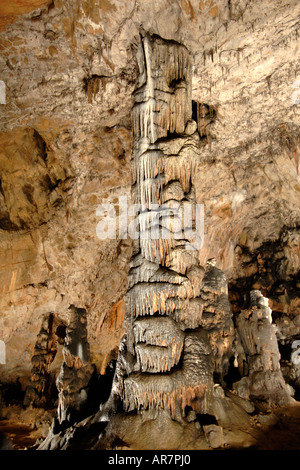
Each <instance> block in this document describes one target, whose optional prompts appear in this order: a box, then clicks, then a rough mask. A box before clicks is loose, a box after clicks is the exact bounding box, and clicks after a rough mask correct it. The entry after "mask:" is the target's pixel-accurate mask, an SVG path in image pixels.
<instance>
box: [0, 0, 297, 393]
mask: <svg viewBox="0 0 300 470" xmlns="http://www.w3.org/2000/svg"><path fill="white" fill-rule="evenodd" d="M299 12H300V6H299V4H298V2H297V1H291V0H285V1H283V2H282V1H276V0H274V1H272V8H270V2H269V1H262V2H254V1H238V0H234V1H230V2H227V1H224V0H219V1H213V0H207V1H200V2H198V1H195V0H189V1H186V0H177V1H172V2H170V1H167V0H161V1H158V2H152V1H151V2H150V1H148V0H147V1H144V2H142V4H139V3H138V2H136V1H135V0H132V1H130V2H126V4H125V3H124V2H119V1H117V0H110V1H107V0H105V1H103V0H98V1H96V0H95V1H93V2H90V1H85V0H83V1H78V0H77V1H75V2H74V1H73V2H71V1H64V2H63V1H60V0H54V1H47V2H45V1H44V2H42V1H40V2H34V1H32V2H22V1H15V2H12V3H11V4H10V6H8V5H7V6H1V10H0V17H1V21H0V26H1V31H0V48H1V58H0V64H1V77H0V78H1V80H2V81H3V82H4V83H5V92H6V93H5V104H1V105H0V123H1V133H0V142H1V145H0V202H1V206H0V244H1V250H0V259H1V263H0V266H1V268H0V279H1V282H0V289H1V300H0V303H1V316H0V335H1V337H0V339H1V340H3V341H4V342H5V345H6V364H3V365H0V368H1V369H0V380H1V381H3V382H7V381H15V380H16V378H17V377H19V378H20V380H21V382H22V387H23V389H24V390H25V388H26V386H27V385H28V384H29V383H30V376H31V373H32V369H33V367H34V362H32V358H33V357H35V356H36V348H37V346H38V342H39V338H40V336H39V335H40V333H41V330H42V328H43V325H44V323H45V322H47V319H49V318H50V317H49V315H50V314H51V315H53V318H55V319H56V320H55V321H56V325H66V324H67V323H68V313H67V312H68V309H69V307H70V305H75V306H76V308H82V309H85V311H86V315H87V338H88V342H89V346H90V361H91V363H93V364H95V366H96V368H97V371H98V372H99V373H104V372H105V369H106V366H107V364H108V363H109V362H110V361H111V359H115V358H116V354H117V349H118V345H119V342H120V339H121V337H122V335H123V333H124V325H123V319H124V312H125V307H124V300H123V298H124V295H125V293H126V289H127V286H126V279H127V274H128V269H129V260H130V258H131V255H132V250H133V246H132V242H131V240H130V239H118V238H117V239H115V240H104V241H103V240H99V238H98V237H97V234H96V226H97V223H98V221H99V218H98V217H97V214H96V209H97V206H98V204H100V203H103V202H106V203H112V204H115V205H116V207H117V206H118V198H119V196H123V195H127V196H128V197H129V198H130V197H131V184H132V178H131V170H130V159H131V157H132V146H133V123H132V118H131V109H132V107H133V105H134V90H135V88H136V84H137V81H138V79H139V76H140V71H139V66H138V63H137V60H136V57H137V49H138V45H139V43H140V36H141V34H142V35H143V34H144V32H145V31H147V32H149V33H150V34H151V35H157V36H159V37H161V38H164V39H165V40H168V41H170V43H172V41H176V42H177V43H179V44H181V45H182V46H183V47H186V48H187V49H188V50H189V51H190V54H191V56H192V70H191V100H192V114H193V116H195V113H196V115H197V116H198V118H199V119H198V131H199V135H200V141H201V158H199V161H198V165H197V168H196V170H195V175H194V186H195V193H196V194H195V195H196V199H197V201H198V202H199V203H203V204H204V209H205V226H204V245H203V247H202V248H201V250H200V251H199V263H200V264H201V266H205V265H206V262H207V260H209V259H211V258H215V259H216V264H217V266H218V268H220V269H221V270H222V271H224V273H225V275H226V277H227V280H228V283H229V298H230V300H231V302H232V307H233V312H234V314H235V315H236V316H237V315H238V314H239V313H240V312H241V311H242V310H243V309H244V308H245V305H247V299H246V301H245V296H247V295H248V296H249V293H250V290H251V289H260V290H262V292H263V294H264V295H265V296H267V297H268V298H269V299H270V300H269V301H270V306H271V308H272V309H273V311H275V312H276V315H275V316H274V321H276V324H277V325H278V329H279V337H280V341H281V343H280V344H282V345H283V346H285V345H287V347H288V348H289V349H288V351H287V353H288V352H289V351H290V349H291V344H292V342H293V341H294V340H296V339H297V338H298V336H299V334H300V332H299V328H300V323H299V320H298V318H299V317H298V314H299V300H298V297H299V296H298V291H299V281H298V280H297V276H298V273H299V264H300V253H299V232H298V227H299V218H300V208H299V190H300V185H299V174H298V173H299V150H298V149H299V103H298V102H297V99H295V96H296V95H295V92H296V91H297V79H299V65H298V57H299V52H298V34H299V21H298V18H299ZM295 84H296V85H295ZM201 103H202V104H204V105H205V106H204V107H202V108H201V107H200V105H201ZM201 113H202V114H201ZM179 131H180V130H179ZM51 318H52V317H51ZM48 332H49V334H50V330H49V331H48ZM50 336H51V334H50ZM58 339H59V337H57V338H56V341H57V342H58V344H59V341H58ZM48 352H49V351H48ZM47 354H48V353H46V355H47ZM62 357H63V353H62V345H61V346H60V347H57V353H56V356H55V358H54V359H53V360H52V362H51V363H50V364H49V370H48V372H47V373H49V374H50V375H51V374H52V377H53V379H52V380H54V381H55V378H56V377H57V375H58V373H59V371H60V368H61V363H62ZM42 363H44V362H43V361H42Z"/></svg>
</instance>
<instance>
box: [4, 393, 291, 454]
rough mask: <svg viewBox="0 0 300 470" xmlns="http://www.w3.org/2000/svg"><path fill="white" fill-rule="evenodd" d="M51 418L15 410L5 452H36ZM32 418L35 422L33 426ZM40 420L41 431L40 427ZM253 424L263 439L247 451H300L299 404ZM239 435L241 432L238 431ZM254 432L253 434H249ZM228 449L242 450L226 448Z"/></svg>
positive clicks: (270, 413) (265, 414)
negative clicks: (35, 449)
mask: <svg viewBox="0 0 300 470" xmlns="http://www.w3.org/2000/svg"><path fill="white" fill-rule="evenodd" d="M44 413H45V412H44ZM49 416H50V417H51V416H53V411H51V412H50V413H49V412H46V413H45V414H44V415H43V413H42V412H41V410H26V411H25V412H24V417H22V411H20V410H17V409H14V411H13V412H11V413H10V415H9V418H4V419H1V420H0V448H1V450H3V449H4V450H5V449H7V450H30V449H34V448H35V447H36V443H37V441H39V442H41V440H43V439H44V437H46V435H47V428H48V425H49ZM20 417H21V419H20ZM30 417H31V418H32V420H31V422H30ZM37 417H38V420H39V423H40V427H39V425H38V423H37ZM43 419H44V422H43ZM251 420H252V425H253V427H252V430H253V429H255V430H256V431H257V436H259V437H258V439H257V440H256V443H255V444H254V445H251V446H247V449H249V450H300V402H295V403H294V404H293V405H292V406H289V407H285V408H278V409H276V410H272V411H270V410H268V411H265V412H259V413H258V414H254V415H253V416H252V417H251ZM33 423H34V424H33ZM236 431H237V432H238V430H236ZM234 432H235V430H234V429H231V433H232V434H234ZM250 432H251V430H249V433H250ZM4 437H5V438H6V439H7V441H6V445H3V444H5V443H4V441H3V438H4ZM1 438H2V442H1ZM1 445H2V447H1ZM130 447H131V446H130ZM226 448H227V449H236V450H238V449H241V448H242V447H240V446H237V447H235V446H233V447H231V446H226V447H225V449H226ZM225 449H224V450H225Z"/></svg>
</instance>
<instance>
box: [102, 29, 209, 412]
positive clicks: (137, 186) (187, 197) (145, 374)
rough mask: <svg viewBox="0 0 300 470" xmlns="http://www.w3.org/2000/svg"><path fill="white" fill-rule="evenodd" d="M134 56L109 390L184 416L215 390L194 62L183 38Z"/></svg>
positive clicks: (128, 402)
mask: <svg viewBox="0 0 300 470" xmlns="http://www.w3.org/2000/svg"><path fill="white" fill-rule="evenodd" d="M138 64H139V71H140V74H139V82H138V83H137V87H136V91H135V94H134V98H135V105H134V107H133V111H132V117H133V132H134V146H133V158H132V181H133V186H132V191H133V198H134V202H135V203H136V205H137V207H138V208H139V216H138V217H139V219H138V220H139V223H138V226H139V236H138V237H137V239H136V240H135V245H134V253H133V256H132V259H131V263H130V272H129V276H128V292H127V296H126V300H127V302H126V303H127V313H126V337H125V339H124V341H123V342H122V344H121V348H120V353H119V359H118V364H117V371H116V376H115V380H114V383H113V390H112V397H113V396H115V397H116V396H119V397H121V399H122V401H123V406H124V409H125V410H127V411H130V410H147V409H151V408H154V407H158V408H163V409H166V410H168V411H169V412H170V415H171V417H172V418H178V419H181V417H182V415H184V413H185V409H186V407H187V406H188V407H191V408H193V409H194V410H195V411H198V412H200V413H208V412H210V407H211V397H212V391H213V363H212V352H211V347H210V341H209V336H208V333H207V331H206V330H204V329H202V328H199V327H200V324H201V316H202V309H203V301H202V299H201V298H200V287H201V279H202V278H203V273H204V269H203V268H201V266H199V263H198V250H199V249H200V248H201V243H202V240H201V236H202V233H201V227H202V223H203V214H202V211H201V207H200V205H197V204H196V199H195V191H194V186H193V170H194V168H195V165H196V164H197V160H198V159H199V134H198V132H197V125H196V123H195V122H194V121H192V100H191V61H190V55H189V52H188V51H187V49H186V48H185V47H184V46H183V45H181V44H178V43H175V42H173V41H172V42H171V41H164V40H162V39H161V38H158V37H150V36H145V37H144V38H143V39H142V41H141V44H140V47H139V49H138ZM112 397H111V400H112ZM111 400H110V403H111Z"/></svg>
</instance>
